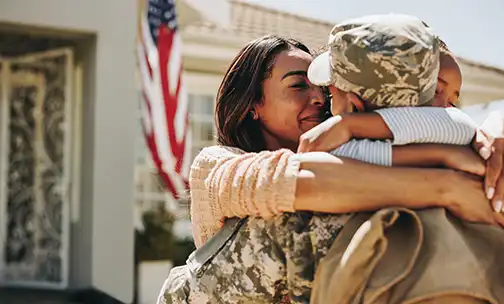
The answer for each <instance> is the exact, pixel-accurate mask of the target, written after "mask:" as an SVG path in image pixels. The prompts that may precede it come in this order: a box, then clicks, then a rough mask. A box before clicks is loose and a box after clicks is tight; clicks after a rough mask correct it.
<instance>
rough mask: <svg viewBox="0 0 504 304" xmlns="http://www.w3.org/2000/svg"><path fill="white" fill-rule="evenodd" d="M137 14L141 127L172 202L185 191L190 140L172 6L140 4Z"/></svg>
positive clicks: (143, 0) (155, 1) (153, 0)
mask: <svg viewBox="0 0 504 304" xmlns="http://www.w3.org/2000/svg"><path fill="white" fill-rule="evenodd" d="M139 11H140V18H139V33H138V40H137V56H138V58H137V60H138V68H139V71H140V77H141V83H142V95H143V98H142V99H143V100H142V102H141V109H142V126H143V130H144V134H145V138H146V142H147V146H148V148H149V150H150V152H151V156H152V160H153V162H154V164H155V166H156V168H157V170H158V172H159V175H160V176H161V178H162V180H163V181H164V183H165V186H166V189H167V190H168V191H169V193H170V194H171V195H172V198H174V199H177V198H180V197H181V196H182V194H183V193H184V192H185V191H186V189H188V184H187V178H188V175H189V166H190V162H191V159H190V152H191V149H190V140H191V134H190V129H189V115H188V114H189V113H188V100H187V93H186V90H185V86H184V81H183V77H182V48H181V47H182V46H181V37H180V33H179V31H178V24H177V18H176V14H175V4H174V1H173V0H140V10H139Z"/></svg>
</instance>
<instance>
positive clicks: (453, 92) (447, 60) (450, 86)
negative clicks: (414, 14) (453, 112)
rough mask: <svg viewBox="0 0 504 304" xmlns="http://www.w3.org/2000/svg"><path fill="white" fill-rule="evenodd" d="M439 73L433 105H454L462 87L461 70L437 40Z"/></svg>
mask: <svg viewBox="0 0 504 304" xmlns="http://www.w3.org/2000/svg"><path fill="white" fill-rule="evenodd" d="M439 42H440V44H439V46H440V47H439V74H438V83H437V87H436V95H435V99H434V103H433V104H432V105H433V106H435V107H443V108H446V107H450V106H451V107H455V106H456V104H457V103H458V99H459V97H460V88H461V87H462V72H461V71H460V66H459V64H458V63H457V60H456V59H455V56H454V55H453V53H452V52H451V51H450V50H449V49H448V47H447V46H446V44H445V43H444V42H443V41H441V40H440V41H439Z"/></svg>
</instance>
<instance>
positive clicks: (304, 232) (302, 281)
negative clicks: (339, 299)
mask: <svg viewBox="0 0 504 304" xmlns="http://www.w3.org/2000/svg"><path fill="white" fill-rule="evenodd" d="M348 218H349V216H348V215H330V214H319V213H311V212H297V213H285V214H282V215H279V216H277V217H275V218H273V219H269V220H267V219H262V218H249V219H248V220H247V221H246V222H245V223H244V224H243V226H241V227H240V228H239V230H238V232H237V233H236V234H235V235H234V237H233V238H232V239H230V240H229V241H228V242H227V243H226V245H225V246H224V247H223V248H222V249H221V250H220V251H219V252H218V253H217V254H216V255H215V256H214V257H213V258H212V260H210V261H209V262H208V263H205V264H204V265H202V269H200V271H199V272H198V273H199V274H198V275H197V276H192V277H190V275H188V274H189V272H188V271H187V268H185V267H187V266H182V267H180V268H175V269H173V270H172V271H171V273H170V277H169V278H168V280H167V281H166V282H165V285H164V286H163V289H162V291H161V294H160V297H159V300H158V304H165V303H170V301H171V303H309V302H310V293H311V286H312V281H313V278H314V274H315V269H316V268H317V265H318V263H319V261H320V259H322V258H323V257H324V256H325V255H326V253H327V251H328V250H329V248H330V247H331V245H332V243H333V242H334V240H335V239H336V237H337V235H338V233H339V232H340V231H341V228H342V227H343V224H344V223H345V222H346V221H347V220H348ZM178 288H182V289H184V292H183V293H180V292H179V293H176V292H174V291H175V290H176V289H178Z"/></svg>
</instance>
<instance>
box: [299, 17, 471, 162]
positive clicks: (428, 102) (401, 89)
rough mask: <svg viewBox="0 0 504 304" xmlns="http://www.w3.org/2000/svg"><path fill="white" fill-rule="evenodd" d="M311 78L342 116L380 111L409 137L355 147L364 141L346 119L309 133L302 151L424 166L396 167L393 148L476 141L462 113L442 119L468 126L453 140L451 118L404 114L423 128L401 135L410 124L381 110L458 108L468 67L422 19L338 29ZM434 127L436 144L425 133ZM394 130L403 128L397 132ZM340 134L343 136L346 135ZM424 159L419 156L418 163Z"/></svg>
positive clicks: (369, 21)
mask: <svg viewBox="0 0 504 304" xmlns="http://www.w3.org/2000/svg"><path fill="white" fill-rule="evenodd" d="M440 50H441V51H440ZM440 53H441V55H440ZM440 63H441V68H440ZM308 78H309V80H310V81H311V82H312V83H314V84H316V85H322V86H328V88H329V90H330V92H331V97H332V98H331V101H332V102H331V112H332V114H333V115H342V114H343V113H341V111H342V109H344V108H345V107H346V105H349V104H351V105H353V106H354V108H355V109H357V110H358V111H359V112H371V111H376V112H377V113H378V114H380V115H381V116H382V119H383V120H384V121H385V122H386V124H387V126H388V127H389V128H390V131H392V133H393V134H396V135H397V134H400V135H402V136H401V137H400V138H396V137H395V138H393V139H394V141H393V143H390V142H387V141H370V140H355V139H354V140H350V141H349V142H347V141H348V140H349V139H350V138H352V137H358V135H354V134H351V135H350V134H349V132H348V128H346V127H345V126H344V125H345V124H344V122H345V119H343V120H342V122H338V120H339V119H340V118H338V117H334V118H331V119H328V120H327V121H326V122H324V123H322V124H320V125H318V126H316V127H314V128H313V129H311V130H310V131H308V132H306V133H305V134H304V135H303V137H302V139H301V141H300V145H299V150H298V151H299V152H310V151H331V153H332V154H334V155H337V156H343V157H350V158H354V159H358V160H362V161H366V162H371V163H375V164H379V165H386V166H390V165H418V164H419V162H420V163H421V162H422V161H423V160H422V159H423V158H421V159H420V160H418V162H417V161H416V160H415V157H412V158H410V157H408V158H406V159H405V158H401V161H400V162H396V161H395V160H396V159H395V152H394V158H393V153H392V144H395V145H405V144H410V143H427V142H430V143H444V144H456V145H466V144H469V143H470V142H471V140H472V138H473V137H474V134H475V130H476V126H475V124H474V123H473V122H472V120H471V119H470V118H469V117H468V116H467V115H465V114H464V113H462V112H460V111H457V110H453V111H448V110H447V112H444V111H443V113H442V115H444V116H449V117H451V118H452V119H453V120H454V121H457V122H463V123H462V124H461V125H459V126H458V127H457V128H458V129H459V130H460V134H458V135H457V136H450V137H447V136H445V135H446V134H448V132H445V131H443V130H449V129H452V128H453V126H451V125H450V124H443V123H440V121H442V120H443V119H437V120H432V117H430V118H429V117H427V116H425V117H420V116H419V115H418V113H414V112H409V111H406V112H404V111H403V112H401V115H408V120H409V121H413V122H418V123H412V124H411V125H410V127H409V128H408V129H397V128H398V127H399V121H404V117H397V116H396V115H391V114H390V113H392V112H389V115H388V118H387V117H385V116H384V112H383V111H382V110H381V109H384V108H396V107H416V106H433V105H435V106H438V107H447V106H449V105H450V104H453V103H456V102H457V99H458V95H459V92H460V86H461V75H460V68H459V67H458V64H457V63H456V61H455V58H454V56H453V55H452V54H451V52H449V51H448V48H447V47H446V45H445V44H444V43H442V42H441V41H440V40H439V38H438V37H436V36H435V35H434V34H433V33H432V32H431V30H430V29H429V28H428V27H427V26H426V25H425V24H424V23H423V22H422V21H420V20H419V19H417V18H416V17H412V16H406V15H392V14H390V15H376V16H366V17H362V18H358V19H353V20H349V21H346V22H344V23H340V24H338V25H336V26H335V27H334V28H333V30H332V32H331V35H330V39H329V50H328V51H326V52H325V53H323V54H321V55H319V56H317V58H315V60H314V61H313V62H312V64H311V65H310V67H309V69H308ZM391 110H392V111H393V109H390V110H388V111H391ZM433 110H434V109H433ZM436 113H439V112H436ZM392 114H393V113H392ZM397 114H399V113H397ZM440 115H441V114H440ZM454 116H456V117H454ZM391 117H392V118H391ZM390 119H392V121H391V120H390ZM426 120H429V121H428V122H427V121H426ZM448 120H450V119H448ZM426 122H427V123H429V125H432V126H433V127H436V129H437V130H440V131H439V134H438V135H439V137H438V138H437V140H436V141H426V140H425V139H426V138H427V136H428V135H432V134H431V133H432V132H431V131H432V130H426V129H423V128H421V127H420V126H421V125H422V123H423V125H425V123H426ZM333 125H335V126H336V127H334V126H333ZM394 127H395V128H396V129H395V130H392V129H393V128H394ZM361 128H366V126H361ZM338 129H339V131H338ZM340 131H341V132H340ZM328 133H330V134H331V135H327V134H328ZM340 133H341V134H343V135H342V136H340V135H339V134H340ZM334 134H336V136H333V135H334ZM348 137H349V138H348ZM376 138H381V137H380V136H377V137H376ZM342 143H346V144H344V145H342ZM336 147H338V148H337V149H335V150H333V149H334V148H336ZM421 154H422V155H424V154H425V155H426V156H429V154H430V153H425V151H424V152H423V153H421ZM407 155H408V156H409V155H410V154H409V153H408V154H407ZM416 155H418V153H415V154H414V155H413V156H416ZM428 165H432V163H428ZM440 165H442V164H440Z"/></svg>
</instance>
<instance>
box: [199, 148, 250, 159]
mask: <svg viewBox="0 0 504 304" xmlns="http://www.w3.org/2000/svg"><path fill="white" fill-rule="evenodd" d="M246 153H247V152H245V151H243V150H241V149H238V148H234V147H228V146H221V145H215V146H208V147H205V148H203V149H202V150H201V151H200V152H199V153H198V155H197V156H196V158H195V160H196V159H202V160H203V159H221V158H229V157H233V156H239V155H243V154H246Z"/></svg>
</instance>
